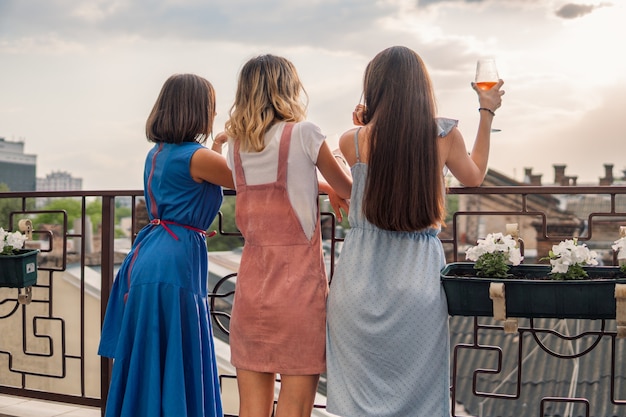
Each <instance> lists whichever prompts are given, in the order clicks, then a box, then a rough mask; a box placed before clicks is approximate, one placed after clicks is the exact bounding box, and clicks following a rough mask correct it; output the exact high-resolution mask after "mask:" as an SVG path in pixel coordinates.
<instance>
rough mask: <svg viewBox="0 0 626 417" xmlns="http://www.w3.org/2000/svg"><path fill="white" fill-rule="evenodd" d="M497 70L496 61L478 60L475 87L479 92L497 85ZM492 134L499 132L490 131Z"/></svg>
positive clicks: (490, 59) (498, 130) (495, 130)
mask: <svg viewBox="0 0 626 417" xmlns="http://www.w3.org/2000/svg"><path fill="white" fill-rule="evenodd" d="M499 79H500V77H499V76H498V69H497V68H496V60H495V59H493V58H486V59H479V60H478V61H477V62H476V78H475V80H474V81H475V82H476V86H477V87H478V88H480V89H481V90H489V89H490V88H491V87H493V86H494V85H496V84H497V83H498V80H499ZM491 131H492V132H500V129H491Z"/></svg>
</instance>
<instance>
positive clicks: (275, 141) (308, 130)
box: [226, 121, 326, 239]
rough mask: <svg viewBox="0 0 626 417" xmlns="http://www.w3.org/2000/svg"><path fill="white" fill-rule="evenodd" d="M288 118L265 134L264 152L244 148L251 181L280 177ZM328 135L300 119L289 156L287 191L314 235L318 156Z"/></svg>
mask: <svg viewBox="0 0 626 417" xmlns="http://www.w3.org/2000/svg"><path fill="white" fill-rule="evenodd" d="M284 126H285V122H279V123H276V124H275V125H273V126H272V127H271V128H270V129H269V130H268V131H267V133H266V134H265V149H263V150H262V151H261V152H243V151H241V163H242V165H243V171H244V174H245V176H246V183H247V184H248V185H258V184H267V183H271V182H275V181H276V174H277V170H278V149H279V145H280V137H281V135H282V133H283V128H284ZM325 139H326V136H325V135H324V134H323V133H322V131H321V130H320V128H319V127H317V126H316V125H314V124H313V123H311V122H306V121H304V122H300V123H296V124H295V125H294V127H293V130H292V132H291V145H290V146H289V157H288V158H287V193H288V194H289V200H290V202H291V205H292V207H293V208H294V210H295V212H296V215H297V216H298V219H299V220H300V224H301V225H302V230H303V231H304V233H305V235H306V236H307V237H308V238H309V239H311V237H312V236H313V233H314V232H315V226H316V221H317V213H318V207H317V198H318V180H317V167H316V165H315V163H316V162H317V156H318V154H319V150H320V147H321V146H322V143H323V142H324V140H325ZM233 150H234V146H233V139H231V138H229V140H228V154H227V157H226V161H227V163H228V167H229V168H230V169H231V170H232V171H233V180H234V181H235V185H236V178H235V159H234V154H233Z"/></svg>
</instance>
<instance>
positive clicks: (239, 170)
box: [233, 139, 246, 188]
mask: <svg viewBox="0 0 626 417" xmlns="http://www.w3.org/2000/svg"><path fill="white" fill-rule="evenodd" d="M234 145H235V148H234V150H233V156H234V157H235V185H236V188H240V186H244V185H246V176H245V174H244V172H243V165H242V164H241V155H240V154H239V148H240V146H239V140H237V139H235V140H234Z"/></svg>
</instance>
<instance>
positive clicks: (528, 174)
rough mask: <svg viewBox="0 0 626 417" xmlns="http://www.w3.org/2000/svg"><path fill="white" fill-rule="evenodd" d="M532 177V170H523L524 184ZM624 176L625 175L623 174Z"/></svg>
mask: <svg viewBox="0 0 626 417" xmlns="http://www.w3.org/2000/svg"><path fill="white" fill-rule="evenodd" d="M532 175H533V169H532V168H524V183H526V184H529V183H530V177H531V176H532ZM624 175H626V174H624Z"/></svg>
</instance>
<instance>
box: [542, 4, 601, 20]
mask: <svg viewBox="0 0 626 417" xmlns="http://www.w3.org/2000/svg"><path fill="white" fill-rule="evenodd" d="M611 6H612V4H611V3H600V4H597V5H595V4H575V3H568V4H565V5H563V6H562V7H561V8H560V9H558V10H557V11H556V12H554V14H556V15H557V16H558V17H561V18H563V19H577V18H579V17H583V16H585V15H588V14H589V13H591V12H593V11H594V10H595V9H599V8H601V7H611Z"/></svg>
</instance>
